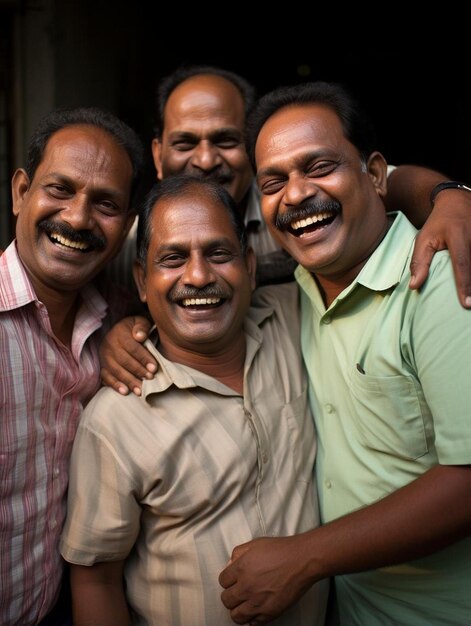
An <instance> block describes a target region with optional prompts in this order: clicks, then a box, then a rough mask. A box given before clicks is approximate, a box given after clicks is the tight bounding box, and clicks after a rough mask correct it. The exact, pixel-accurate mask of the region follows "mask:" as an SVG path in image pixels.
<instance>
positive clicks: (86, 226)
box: [61, 194, 95, 230]
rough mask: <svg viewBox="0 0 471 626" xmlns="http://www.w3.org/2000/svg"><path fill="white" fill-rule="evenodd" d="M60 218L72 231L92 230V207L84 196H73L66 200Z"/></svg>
mask: <svg viewBox="0 0 471 626" xmlns="http://www.w3.org/2000/svg"><path fill="white" fill-rule="evenodd" d="M61 217H62V219H63V220H64V222H67V224H69V226H70V227H71V228H73V229H74V230H92V229H93V226H94V224H95V220H94V218H93V210H92V205H91V203H90V201H89V199H88V198H87V196H86V195H84V194H75V195H74V196H73V197H72V198H68V199H67V201H66V206H64V208H63V209H62V211H61Z"/></svg>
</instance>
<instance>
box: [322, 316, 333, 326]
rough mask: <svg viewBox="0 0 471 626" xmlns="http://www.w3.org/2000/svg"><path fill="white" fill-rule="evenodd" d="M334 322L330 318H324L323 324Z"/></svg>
mask: <svg viewBox="0 0 471 626" xmlns="http://www.w3.org/2000/svg"><path fill="white" fill-rule="evenodd" d="M331 321H332V319H331V318H330V317H329V316H326V317H324V318H323V320H322V323H323V324H330V322H331Z"/></svg>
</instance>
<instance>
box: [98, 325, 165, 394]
mask: <svg viewBox="0 0 471 626" xmlns="http://www.w3.org/2000/svg"><path fill="white" fill-rule="evenodd" d="M149 328H150V323H149V322H148V320H146V318H144V317H143V318H134V317H131V318H125V319H123V320H121V321H120V322H118V323H117V324H115V326H114V327H113V328H112V329H111V330H110V331H109V333H108V334H107V335H106V337H105V338H104V339H103V341H102V344H101V346H100V363H101V379H102V381H103V384H105V385H108V386H111V387H113V389H115V390H116V391H118V392H119V393H121V394H123V395H126V394H127V393H129V391H132V392H133V393H135V394H136V395H140V394H141V387H142V379H144V378H149V379H151V378H153V375H154V373H155V372H156V371H157V362H156V360H155V359H154V357H153V356H152V355H151V354H150V352H149V351H148V350H147V348H146V347H145V346H143V345H142V343H140V341H143V340H145V338H146V337H147V335H148V331H149ZM135 335H137V337H140V339H136V336H135Z"/></svg>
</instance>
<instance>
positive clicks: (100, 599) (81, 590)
mask: <svg viewBox="0 0 471 626" xmlns="http://www.w3.org/2000/svg"><path fill="white" fill-rule="evenodd" d="M71 586H72V608H73V623H74V626H103V625H104V624H113V626H130V625H131V620H130V616H129V609H128V606H127V602H126V598H125V595H124V589H123V583H122V579H121V577H119V579H116V580H103V579H101V580H100V579H98V578H97V577H96V576H94V574H93V573H92V571H91V568H86V567H78V566H72V568H71Z"/></svg>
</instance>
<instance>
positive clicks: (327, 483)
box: [324, 480, 332, 489]
mask: <svg viewBox="0 0 471 626" xmlns="http://www.w3.org/2000/svg"><path fill="white" fill-rule="evenodd" d="M324 484H325V486H326V487H327V489H330V488H331V487H332V483H331V482H330V480H326V481H325V483H324Z"/></svg>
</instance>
